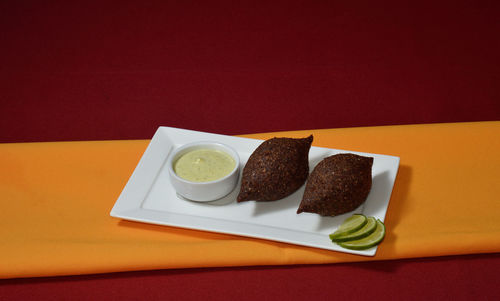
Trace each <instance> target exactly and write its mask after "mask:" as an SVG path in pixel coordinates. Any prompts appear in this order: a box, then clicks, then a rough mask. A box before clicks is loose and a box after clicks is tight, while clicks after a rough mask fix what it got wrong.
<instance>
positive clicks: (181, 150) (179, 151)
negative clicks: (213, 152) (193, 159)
mask: <svg viewBox="0 0 500 301" xmlns="http://www.w3.org/2000/svg"><path fill="white" fill-rule="evenodd" d="M205 147H207V148H214V149H219V150H220V149H223V150H224V151H225V152H226V153H227V154H228V155H230V156H231V158H233V160H234V161H235V165H234V168H233V169H232V170H231V171H230V172H229V173H228V174H227V175H225V176H224V177H222V178H219V179H217V180H213V181H206V182H194V181H189V180H186V179H184V178H182V177H180V176H179V175H177V173H176V172H175V170H174V167H173V165H174V162H175V160H176V159H178V157H179V156H181V155H183V154H185V153H187V152H189V151H191V150H195V149H201V148H205ZM167 164H168V171H169V174H170V176H171V177H174V178H175V179H176V180H177V181H180V182H183V183H185V184H188V185H196V186H204V185H213V184H217V183H220V182H224V181H225V180H226V179H228V178H230V177H232V176H233V175H234V174H235V173H236V172H238V170H239V167H240V156H239V155H238V152H237V151H236V150H235V149H234V148H232V147H230V146H229V145H227V144H224V143H221V142H217V141H210V140H207V141H196V142H190V143H186V144H183V145H181V146H179V147H177V148H175V149H174V150H173V151H172V152H171V154H170V156H169V157H168V159H167Z"/></svg>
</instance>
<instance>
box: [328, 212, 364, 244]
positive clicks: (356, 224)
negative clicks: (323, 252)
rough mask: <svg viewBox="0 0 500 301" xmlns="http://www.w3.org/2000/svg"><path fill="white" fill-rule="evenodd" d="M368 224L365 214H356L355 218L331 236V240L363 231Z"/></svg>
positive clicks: (347, 220)
mask: <svg viewBox="0 0 500 301" xmlns="http://www.w3.org/2000/svg"><path fill="white" fill-rule="evenodd" d="M366 222H367V219H366V216H364V215H363V214H354V215H353V216H351V217H349V218H347V219H346V220H345V221H344V222H343V223H342V225H340V227H339V228H338V229H337V231H335V232H333V233H332V234H330V239H332V240H333V239H335V238H337V237H339V236H344V235H347V234H350V233H353V232H356V231H358V230H359V229H361V228H362V227H363V226H364V225H365V224H366Z"/></svg>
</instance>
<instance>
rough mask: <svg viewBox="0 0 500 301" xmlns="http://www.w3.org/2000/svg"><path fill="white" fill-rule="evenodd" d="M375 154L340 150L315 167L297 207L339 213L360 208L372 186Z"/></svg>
mask: <svg viewBox="0 0 500 301" xmlns="http://www.w3.org/2000/svg"><path fill="white" fill-rule="evenodd" d="M372 165H373V158H372V157H364V156H359V155H355V154H337V155H333V156H329V157H327V158H325V159H323V160H322V161H321V162H320V163H318V165H316V167H315V168H314V169H313V171H312V173H311V175H310V176H309V179H308V180H307V183H306V189H305V191H304V196H303V198H302V201H301V203H300V205H299V208H298V210H297V214H299V213H302V212H310V213H316V214H319V215H322V216H335V215H340V214H343V213H346V212H349V211H353V210H354V209H356V208H358V207H359V206H360V205H361V204H362V203H364V202H365V201H366V198H367V197H368V194H369V192H370V189H371V186H372Z"/></svg>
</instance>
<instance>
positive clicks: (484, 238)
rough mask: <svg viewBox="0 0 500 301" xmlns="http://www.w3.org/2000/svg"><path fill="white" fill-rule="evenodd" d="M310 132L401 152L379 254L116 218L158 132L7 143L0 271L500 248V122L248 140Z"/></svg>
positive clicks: (335, 141)
mask: <svg viewBox="0 0 500 301" xmlns="http://www.w3.org/2000/svg"><path fill="white" fill-rule="evenodd" d="M309 134H313V135H314V143H313V145H314V146H321V147H331V148H336V149H345V150H351V151H361V152H369V153H380V154H387V155H395V156H399V157H400V158H401V162H400V169H399V173H398V176H397V178H396V182H395V186H394V190H393V194H392V198H391V201H390V203H389V208H388V211H387V216H386V220H385V222H386V226H387V231H388V232H387V236H386V238H385V240H384V242H383V243H382V244H381V245H380V246H379V249H378V252H377V254H376V256H375V257H364V256H357V255H352V254H345V253H339V252H334V251H327V250H320V249H314V248H307V247H301V246H295V245H289V244H285V243H278V242H272V241H266V240H259V239H251V238H245V237H239V236H231V235H224V234H216V233H208V232H203V231H194V230H185V229H178V228H173V227H164V226H156V225H149V224H142V223H136V222H129V221H123V220H118V219H115V218H112V217H110V216H109V212H110V210H111V208H112V206H113V204H114V203H115V201H116V199H117V198H118V196H119V194H120V192H121V190H122V189H123V187H124V185H125V184H126V182H127V180H128V178H129V176H130V175H131V173H132V171H133V170H134V168H135V166H136V164H137V163H138V161H139V159H140V157H141V155H142V153H143V152H144V150H145V149H146V147H147V145H148V143H149V140H139V141H137V140H135V141H99V142H96V141H89V142H52V143H19V144H0V197H1V210H0V258H1V259H0V278H13V277H31V276H51V275H75V274H86V273H100V272H115V271H131V270H146V269H165V268H189V267H215V266H219V267H220V266H244V265H284V264H319V263H335V262H352V261H367V260H386V259H399V258H414V257H425V256H441V255H456V254H471V253H488V252H499V251H500V218H498V216H499V213H500V185H499V184H500V157H499V154H500V122H497V121H494V122H476V123H454V124H425V125H405V126H385V127H364V128H346V129H325V130H309V131H293V132H279V133H265V134H252V135H245V137H249V138H260V139H267V138H270V137H273V136H288V137H304V136H306V135H309Z"/></svg>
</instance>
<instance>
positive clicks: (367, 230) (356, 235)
mask: <svg viewBox="0 0 500 301" xmlns="http://www.w3.org/2000/svg"><path fill="white" fill-rule="evenodd" d="M375 229H377V220H376V219H375V218H374V217H373V216H370V217H368V218H367V219H366V224H365V225H364V226H363V227H361V229H359V230H358V231H356V232H352V233H349V234H345V235H340V236H336V237H333V238H332V241H334V242H342V241H349V240H357V239H361V238H363V237H366V236H368V235H370V234H372V233H373V232H374V231H375Z"/></svg>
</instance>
